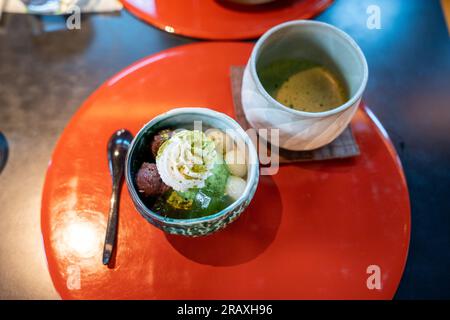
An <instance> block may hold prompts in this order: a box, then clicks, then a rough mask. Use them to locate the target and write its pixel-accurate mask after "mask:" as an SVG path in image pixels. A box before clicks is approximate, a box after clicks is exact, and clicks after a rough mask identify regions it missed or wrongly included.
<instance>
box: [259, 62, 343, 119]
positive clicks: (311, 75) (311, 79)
mask: <svg viewBox="0 0 450 320" xmlns="http://www.w3.org/2000/svg"><path fill="white" fill-rule="evenodd" d="M258 76H259V78H260V80H261V84H262V85H263V87H264V88H265V89H266V90H267V92H268V93H269V94H270V95H271V96H272V97H273V98H274V99H275V100H277V101H278V102H280V103H281V104H283V105H285V106H286V107H289V108H292V109H296V110H300V111H306V112H324V111H328V110H331V109H334V108H337V107H339V106H341V105H343V104H344V103H345V102H346V101H347V100H348V98H349V94H348V91H347V88H346V86H345V84H344V82H343V81H342V80H341V78H340V76H339V75H338V74H337V73H334V72H332V71H331V70H329V69H328V68H326V67H325V66H323V65H321V64H318V63H315V62H312V61H309V60H295V59H292V60H291V59H284V60H276V61H274V62H272V63H270V64H268V65H266V66H263V67H260V68H258Z"/></svg>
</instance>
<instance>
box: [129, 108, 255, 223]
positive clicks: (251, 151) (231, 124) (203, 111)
mask: <svg viewBox="0 0 450 320" xmlns="http://www.w3.org/2000/svg"><path fill="white" fill-rule="evenodd" d="M180 114H192V115H196V114H198V115H206V116H209V117H213V118H216V119H219V120H220V121H222V122H223V123H225V124H226V125H227V127H228V128H230V129H234V130H236V133H237V134H238V135H239V137H240V138H241V139H243V140H244V141H245V143H246V145H247V148H248V155H249V158H248V160H249V163H250V165H249V170H248V173H247V185H246V188H245V190H244V192H243V194H242V195H241V196H240V197H239V199H237V200H236V201H235V202H233V203H232V204H230V205H229V206H228V207H226V208H225V209H223V210H221V211H219V212H217V213H215V214H213V215H209V216H205V217H201V218H195V219H172V218H168V217H163V216H160V215H159V214H157V213H156V212H153V211H152V210H150V209H149V208H147V206H145V204H144V203H143V202H142V200H141V199H140V197H139V195H138V193H137V191H136V188H135V187H134V183H133V178H132V175H131V154H132V153H133V151H134V149H135V147H136V145H137V142H138V141H139V140H140V139H141V138H142V137H143V136H144V134H145V133H146V132H147V130H149V129H150V128H151V127H152V126H154V125H155V124H157V123H158V122H160V121H162V120H165V119H166V118H169V117H170V118H172V117H174V116H177V115H180ZM258 180H259V160H258V155H257V152H256V148H255V146H254V144H253V142H252V140H251V139H250V137H249V135H248V134H247V133H246V132H245V131H244V130H243V129H242V127H241V126H240V125H239V124H238V123H237V122H236V121H235V120H234V119H233V118H231V117H229V116H228V115H226V114H224V113H221V112H218V111H214V110H211V109H208V108H200V107H186V108H175V109H172V110H170V111H168V112H165V113H162V114H160V115H158V116H156V117H155V118H153V119H152V120H150V121H149V122H148V123H147V124H145V125H144V126H143V127H142V128H141V130H139V132H138V133H137V135H136V136H135V137H134V139H133V141H132V142H131V146H130V148H129V150H128V153H127V157H126V161H125V181H126V184H127V187H128V190H129V192H130V194H131V197H132V199H133V201H134V203H135V204H136V205H137V206H138V207H139V208H140V209H141V210H143V212H145V214H146V215H148V216H149V217H150V218H152V219H154V220H156V221H159V222H162V223H164V224H170V225H180V226H189V225H195V224H198V223H204V222H213V221H215V220H217V219H220V218H221V217H222V216H225V215H226V214H227V213H229V212H230V211H232V210H234V209H235V208H237V207H238V206H239V205H241V204H242V203H243V202H244V201H245V200H246V199H247V198H248V197H249V196H250V192H251V190H252V186H253V185H254V184H257V183H258Z"/></svg>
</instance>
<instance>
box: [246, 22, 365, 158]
mask: <svg viewBox="0 0 450 320" xmlns="http://www.w3.org/2000/svg"><path fill="white" fill-rule="evenodd" d="M279 59H306V60H310V61H313V62H316V63H320V64H322V65H324V66H325V67H327V68H328V69H329V70H332V71H334V72H336V73H337V74H339V75H340V76H341V77H342V80H343V81H344V83H345V85H346V86H347V88H348V90H349V96H350V99H349V100H348V101H347V102H345V103H344V104H343V105H341V106H339V107H337V108H335V109H332V110H329V111H324V112H304V111H298V110H295V109H292V108H289V107H286V106H284V105H283V104H281V103H279V102H278V101H276V100H275V99H274V98H272V97H271V96H270V94H269V93H268V92H267V91H266V90H265V89H264V88H263V86H262V84H261V82H260V80H259V78H258V74H257V70H258V67H259V66H264V65H267V64H270V63H271V62H273V61H276V60H279ZM368 75H369V71H368V66H367V61H366V58H365V57H364V54H363V52H362V51H361V49H360V48H359V46H358V45H357V44H356V42H355V41H354V40H353V39H352V38H351V37H350V36H349V35H348V34H346V33H345V32H343V31H342V30H340V29H338V28H336V27H334V26H332V25H329V24H327V23H323V22H318V21H310V20H296V21H289V22H286V23H283V24H280V25H278V26H276V27H274V28H272V29H270V30H269V31H267V32H266V33H265V34H264V35H263V36H262V37H261V38H260V39H259V40H258V41H257V42H256V45H255V47H254V49H253V52H252V54H251V56H250V59H249V61H248V63H247V66H246V68H245V72H244V78H243V81H242V106H243V109H244V113H245V116H246V118H247V120H248V122H249V123H250V124H251V125H252V126H253V128H255V129H279V141H273V139H272V140H271V141H270V142H271V143H272V144H276V145H278V146H279V147H281V148H285V149H288V150H297V151H300V150H312V149H316V148H319V147H322V146H324V145H326V144H328V143H330V142H331V141H333V140H334V139H335V138H336V137H337V136H339V135H340V134H341V133H342V131H344V129H345V128H346V127H347V125H348V124H349V122H350V120H351V119H352V117H353V115H354V114H355V112H356V110H357V108H358V106H359V104H360V102H361V97H362V94H363V92H364V90H365V88H366V84H367V79H368ZM269 140H270V138H269Z"/></svg>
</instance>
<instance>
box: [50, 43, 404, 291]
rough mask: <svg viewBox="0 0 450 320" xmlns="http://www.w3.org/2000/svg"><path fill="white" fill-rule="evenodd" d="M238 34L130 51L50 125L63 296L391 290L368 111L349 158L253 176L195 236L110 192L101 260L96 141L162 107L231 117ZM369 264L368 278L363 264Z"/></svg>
mask: <svg viewBox="0 0 450 320" xmlns="http://www.w3.org/2000/svg"><path fill="white" fill-rule="evenodd" d="M251 49H252V44H248V43H219V42H217V43H199V44H193V45H188V46H181V47H177V48H173V49H170V50H167V51H163V52H161V53H158V54H156V55H153V56H150V57H148V58H145V59H143V60H141V61H139V62H136V63H135V64H133V65H132V66H130V67H128V68H126V69H125V70H123V71H121V72H120V73H118V74H117V75H116V76H114V77H113V78H111V79H110V80H109V81H107V82H106V83H105V84H104V85H103V86H101V87H100V88H99V89H98V90H97V91H96V92H95V93H94V94H93V95H92V96H91V97H90V98H89V99H88V100H87V101H86V102H85V103H84V105H83V106H82V107H81V108H80V109H79V111H78V112H77V113H76V115H75V116H74V117H73V119H72V120H71V121H70V123H69V124H68V126H67V127H66V129H65V130H64V133H63V134H62V136H61V138H60V140H59V142H58V144H57V146H56V148H55V151H54V153H53V156H52V159H51V163H50V165H49V168H48V172H47V176H46V180H45V186H44V191H43V198H42V217H41V224H42V233H43V238H44V244H45V251H46V255H47V259H48V267H49V270H50V274H51V277H52V280H53V283H54V285H55V287H56V289H57V291H58V292H59V293H60V295H61V297H62V298H64V299H205V298H208V299H228V298H232V299H304V298H306V299H390V298H392V297H393V296H394V294H395V291H396V289H397V286H398V284H399V281H400V279H401V276H402V272H403V268H404V266H405V261H406V256H407V251H408V245H409V235H410V207H409V198H408V191H407V186H406V182H405V178H404V175H403V171H402V168H401V164H400V162H399V159H398V157H397V155H396V153H395V150H394V148H393V147H392V144H391V142H390V141H389V139H388V137H387V135H386V134H385V132H384V130H383V128H382V126H381V125H380V123H379V122H378V121H377V120H376V118H375V117H374V115H373V114H372V113H371V112H370V111H369V110H368V109H367V108H365V107H363V108H361V109H360V110H358V112H357V113H356V115H355V118H354V119H353V121H352V128H353V132H354V134H355V137H356V139H357V142H358V144H359V146H360V149H361V156H359V157H356V158H353V159H347V160H339V161H337V160H336V161H324V162H316V163H300V164H293V165H285V166H282V167H281V168H280V171H279V173H278V174H277V175H274V176H263V177H261V180H260V184H259V187H258V190H257V192H256V195H255V198H254V199H253V201H252V203H251V204H250V206H249V208H248V209H247V210H246V211H245V212H244V213H243V214H242V216H241V217H240V218H239V219H238V220H237V221H236V222H235V223H233V224H232V225H230V226H229V227H228V228H226V229H225V230H223V231H220V232H218V233H216V234H214V235H211V236H208V237H203V238H185V237H181V236H169V235H166V234H164V233H163V232H162V231H161V230H159V229H157V228H155V227H153V226H152V225H150V224H149V223H147V222H146V221H145V220H144V219H143V218H142V217H141V216H140V215H139V213H138V212H137V211H136V210H135V209H134V207H133V204H132V201H131V199H130V196H129V194H128V191H127V189H126V187H125V188H124V189H123V191H122V196H121V203H120V219H119V220H120V221H119V231H118V241H117V255H116V257H115V262H114V263H115V264H114V267H113V268H107V267H105V266H103V265H102V248H103V240H104V235H105V229H106V221H107V213H108V206H109V197H110V192H111V178H110V176H109V171H108V164H107V156H106V143H107V141H108V139H109V137H110V135H111V133H112V132H114V131H115V130H116V129H118V128H123V127H124V128H128V129H129V130H131V132H133V133H134V134H135V133H136V132H137V131H138V130H139V129H140V128H141V126H142V125H144V124H145V123H146V122H148V121H149V120H150V119H151V118H153V117H154V116H156V115H157V114H160V113H162V112H165V111H167V110H169V109H171V108H175V107H185V106H198V107H209V108H212V109H215V110H218V111H221V112H225V113H227V114H229V115H231V116H233V105H232V103H233V101H232V96H231V88H230V79H229V72H230V66H231V65H244V64H245V63H246V61H247V59H248V57H249V55H250V52H251ZM370 265H377V266H379V267H380V268H381V289H380V290H369V289H368V287H367V283H366V281H367V278H368V276H369V275H368V274H367V272H366V271H367V268H368V267H369V266H370Z"/></svg>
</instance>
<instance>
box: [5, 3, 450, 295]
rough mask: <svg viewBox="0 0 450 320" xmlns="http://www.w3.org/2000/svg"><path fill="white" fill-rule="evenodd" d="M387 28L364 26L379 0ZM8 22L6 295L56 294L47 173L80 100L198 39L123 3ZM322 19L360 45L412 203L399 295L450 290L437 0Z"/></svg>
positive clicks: (448, 175)
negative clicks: (68, 20)
mask: <svg viewBox="0 0 450 320" xmlns="http://www.w3.org/2000/svg"><path fill="white" fill-rule="evenodd" d="M372 4H375V5H378V6H379V7H380V8H381V23H382V29H380V30H369V29H368V28H367V27H366V20H367V17H368V15H367V13H366V9H367V7H368V6H369V5H372ZM3 19H4V20H2V23H1V24H0V131H2V132H3V133H4V134H5V136H6V138H7V139H8V142H9V145H10V154H9V160H8V163H7V165H6V167H5V169H4V171H3V172H2V173H1V174H0V203H1V206H0V299H54V298H58V294H57V293H56V291H55V289H54V288H53V285H52V282H51V280H50V276H49V274H48V271H47V265H46V258H45V253H44V249H43V245H42V237H41V230H40V201H41V192H42V186H43V182H44V177H45V171H46V167H47V164H48V161H49V159H50V156H51V153H52V150H53V148H54V146H55V143H56V141H57V139H58V137H59V135H60V134H61V132H62V130H63V129H64V127H65V125H66V124H67V122H68V121H69V120H70V118H71V116H72V115H73V114H74V112H75V111H76V110H77V108H78V107H79V106H80V105H81V103H82V102H83V101H84V100H85V99H86V98H87V97H88V96H89V94H90V93H92V92H93V91H94V90H95V89H96V88H97V87H98V86H99V85H100V84H101V83H102V82H104V81H105V80H106V79H108V78H109V77H111V76H112V75H114V74H115V73H117V72H118V71H120V70H121V69H123V68H125V67H126V66H128V65H129V64H131V63H132V62H134V61H136V60H138V59H140V58H143V57H145V56H148V55H150V54H153V53H156V52H158V51H160V50H162V49H165V48H169V47H174V46H178V45H182V44H186V43H190V42H193V41H195V40H193V39H187V38H183V37H180V36H177V35H173V34H167V33H164V32H162V31H159V30H156V29H155V28H153V27H151V26H148V25H146V24H145V23H143V22H141V21H139V20H138V19H136V18H134V17H133V16H131V15H130V14H129V13H128V12H126V11H122V12H121V13H118V14H112V15H111V14H109V15H106V14H102V15H100V14H96V15H87V14H86V15H83V19H82V23H81V30H73V31H56V32H48V33H42V34H39V35H33V33H32V23H31V20H30V18H29V17H27V16H24V15H13V14H6V15H4V16H3ZM317 19H318V20H321V21H325V22H329V23H332V24H334V25H336V26H338V27H340V28H342V29H343V30H345V31H346V32H348V33H349V34H350V35H352V36H353V37H354V38H355V39H356V41H357V42H358V43H359V44H360V46H361V47H362V49H363V51H364V52H365V54H366V56H367V60H368V63H369V68H370V80H369V84H368V87H367V91H366V93H365V101H366V103H367V104H368V105H369V106H370V107H371V109H372V110H373V111H374V113H375V114H376V115H377V116H378V118H379V119H380V121H381V122H382V123H383V125H384V127H385V128H386V130H387V132H388V133H389V135H390V137H391V139H392V140H393V142H394V145H395V147H396V148H397V151H398V153H399V156H400V158H401V161H402V164H403V166H404V169H405V174H406V178H407V181H408V186H409V191H410V198H411V207H412V212H411V214H412V217H411V218H412V233H411V245H410V251H409V257H408V262H407V266H406V269H405V272H404V275H403V279H402V281H401V283H400V286H399V289H398V291H397V295H396V297H397V298H450V277H449V276H448V270H450V251H449V250H448V248H449V247H450V229H449V226H450V222H449V220H450V215H449V214H448V213H449V212H450V202H449V201H448V192H449V190H450V170H448V169H449V168H448V166H449V163H450V135H449V130H448V127H449V123H450V108H449V107H450V102H449V101H450V90H449V88H450V77H449V75H450V41H449V40H450V39H449V35H448V32H447V28H446V25H445V20H444V16H443V14H442V10H441V7H440V5H439V2H438V1H426V0H415V1H400V0H397V1H392V0H368V1H358V2H356V1H352V0H338V1H336V2H335V4H334V5H332V6H331V7H330V8H329V9H328V10H327V11H326V12H324V13H323V14H321V15H320V16H318V17H317Z"/></svg>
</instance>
